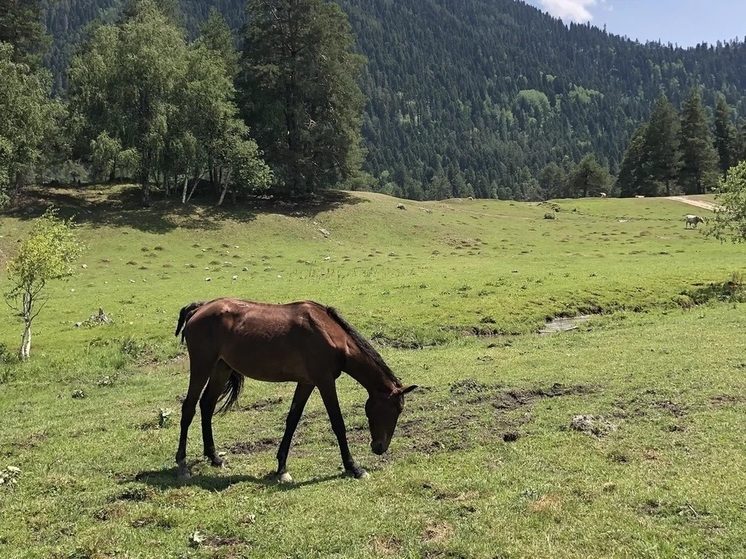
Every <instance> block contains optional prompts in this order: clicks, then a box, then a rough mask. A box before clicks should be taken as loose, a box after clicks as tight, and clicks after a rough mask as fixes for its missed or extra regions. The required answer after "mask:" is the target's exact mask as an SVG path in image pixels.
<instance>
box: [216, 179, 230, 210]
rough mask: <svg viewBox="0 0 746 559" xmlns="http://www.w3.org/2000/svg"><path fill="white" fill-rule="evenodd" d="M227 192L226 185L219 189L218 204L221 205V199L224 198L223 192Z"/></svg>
mask: <svg viewBox="0 0 746 559" xmlns="http://www.w3.org/2000/svg"><path fill="white" fill-rule="evenodd" d="M226 192H228V185H227V184H226V185H223V188H222V190H221V191H220V198H219V199H218V206H222V205H223V200H225V193H226Z"/></svg>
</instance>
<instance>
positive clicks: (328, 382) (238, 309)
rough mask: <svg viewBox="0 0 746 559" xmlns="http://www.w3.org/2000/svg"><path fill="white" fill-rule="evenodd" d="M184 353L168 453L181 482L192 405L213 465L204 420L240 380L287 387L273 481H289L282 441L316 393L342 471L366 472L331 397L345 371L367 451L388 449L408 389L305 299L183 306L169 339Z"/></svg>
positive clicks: (338, 321)
mask: <svg viewBox="0 0 746 559" xmlns="http://www.w3.org/2000/svg"><path fill="white" fill-rule="evenodd" d="M182 329H183V334H182V339H183V340H185V341H186V344H187V349H188V350H189V365H190V376H189V390H188V392H187V395H186V398H185V400H184V403H183V405H182V408H181V434H180V437H179V448H178V450H177V452H176V463H177V464H178V475H179V477H180V478H182V479H183V478H187V477H189V469H188V467H187V464H186V443H187V432H188V430H189V425H190V424H191V422H192V419H193V418H194V413H195V408H196V406H197V401H199V404H200V411H201V415H202V439H203V442H204V453H205V456H206V457H207V458H209V459H210V462H211V463H212V465H213V466H221V465H222V464H223V460H222V459H221V458H220V457H218V455H217V454H216V453H215V443H214V441H213V436H212V416H213V413H214V412H215V406H216V405H217V403H218V401H221V400H223V401H224V403H223V405H222V407H221V411H226V410H228V409H229V408H230V407H231V406H232V405H233V404H234V403H235V402H236V400H237V399H238V396H239V394H240V392H241V388H242V387H243V380H244V377H249V378H253V379H256V380H261V381H266V382H295V383H297V386H296V388H295V395H294V396H293V402H292V404H291V405H290V412H289V413H288V416H287V420H286V426H285V434H284V436H283V437H282V442H281V443H280V447H279V450H278V451H277V475H278V476H279V479H280V481H282V482H289V481H292V478H291V477H290V474H288V472H287V469H286V461H287V457H288V452H289V450H290V442H291V440H292V438H293V433H294V432H295V428H296V427H297V425H298V421H299V420H300V417H301V414H302V413H303V408H304V406H305V405H306V402H307V401H308V398H309V396H310V395H311V393H312V392H313V390H314V388H318V389H319V392H320V393H321V398H322V400H323V401H324V406H325V407H326V411H327V413H328V414H329V419H330V421H331V424H332V430H333V431H334V434H335V435H336V437H337V441H338V443H339V449H340V452H341V454H342V462H343V464H344V467H345V470H346V471H347V472H348V473H350V474H352V475H354V476H355V477H356V478H361V477H367V475H368V474H367V472H366V471H365V470H364V469H363V468H361V467H360V466H359V465H358V464H357V463H355V461H354V460H353V458H352V455H351V454H350V450H349V447H348V446H347V435H346V432H345V424H344V420H343V419H342V413H341V411H340V409H339V401H338V399H337V389H336V385H335V381H336V379H337V378H338V377H339V375H340V374H341V373H342V371H345V372H346V373H348V374H349V375H350V376H351V377H352V378H354V379H355V380H356V381H357V382H359V383H360V384H362V385H363V387H364V388H365V389H366V390H367V391H368V395H369V397H368V401H367V402H366V403H365V413H366V415H367V416H368V424H369V428H370V435H371V443H370V446H371V450H372V451H373V452H374V453H375V454H383V453H384V452H386V450H387V449H388V447H389V443H390V442H391V438H392V436H393V434H394V429H395V428H396V422H397V420H398V419H399V414H400V413H401V411H402V409H403V408H404V395H405V394H407V393H408V392H410V391H411V390H413V389H415V388H416V386H408V387H406V388H405V387H404V386H402V384H401V382H400V381H399V379H398V378H396V376H394V373H392V372H391V369H390V368H389V367H388V365H386V363H385V362H384V361H383V358H382V357H381V356H380V355H379V353H378V352H377V351H376V350H375V349H374V348H373V346H371V345H370V344H369V343H368V342H367V341H366V340H365V339H364V338H363V337H362V336H361V335H360V334H359V333H358V332H357V331H356V330H355V329H354V328H353V327H352V326H350V325H349V324H348V323H347V322H346V321H345V320H344V319H343V318H342V317H341V316H340V315H339V314H338V313H337V311H335V310H334V309H332V308H330V307H325V306H323V305H320V304H318V303H314V302H311V301H304V302H300V303H290V304H287V305H271V304H264V303H254V302H250V301H242V300H239V299H215V300H214V301H210V302H207V303H191V304H190V305H187V306H185V307H184V308H183V309H181V313H180V314H179V322H178V324H177V327H176V335H177V336H178V335H179V332H181V331H182Z"/></svg>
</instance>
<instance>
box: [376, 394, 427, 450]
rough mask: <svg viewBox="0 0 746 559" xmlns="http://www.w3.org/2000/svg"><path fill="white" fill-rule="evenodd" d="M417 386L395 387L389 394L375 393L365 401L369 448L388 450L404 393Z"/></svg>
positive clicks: (401, 407) (402, 405)
mask: <svg viewBox="0 0 746 559" xmlns="http://www.w3.org/2000/svg"><path fill="white" fill-rule="evenodd" d="M415 388H417V386H416V385H412V386H407V387H406V388H405V387H401V388H396V389H395V390H394V391H393V392H392V393H391V394H389V395H386V394H375V395H371V396H370V398H368V401H367V402H365V415H367V416H368V425H369V427H370V439H371V440H370V449H371V450H372V451H373V452H374V453H375V454H383V453H384V452H386V450H388V448H389V444H390V443H391V438H392V437H393V436H394V429H396V422H397V421H398V420H399V414H400V413H401V412H402V410H403V409H404V395H405V394H406V393H408V392H411V391H412V390H414V389H415Z"/></svg>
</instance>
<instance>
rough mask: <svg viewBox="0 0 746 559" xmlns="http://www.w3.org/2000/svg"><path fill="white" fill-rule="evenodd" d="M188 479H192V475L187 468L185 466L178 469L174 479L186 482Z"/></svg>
mask: <svg viewBox="0 0 746 559" xmlns="http://www.w3.org/2000/svg"><path fill="white" fill-rule="evenodd" d="M190 477H192V474H191V473H190V472H189V468H187V467H186V466H184V467H179V472H178V473H177V474H176V479H178V480H179V481H187V480H188V479H189V478H190Z"/></svg>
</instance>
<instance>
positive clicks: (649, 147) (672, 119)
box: [638, 95, 681, 196]
mask: <svg viewBox="0 0 746 559" xmlns="http://www.w3.org/2000/svg"><path fill="white" fill-rule="evenodd" d="M679 129H680V124H679V118H678V115H677V114H676V110H675V109H674V108H673V105H671V103H670V102H669V101H668V98H667V97H666V96H665V95H662V96H661V97H660V98H659V99H658V101H657V103H656V104H655V108H654V109H653V114H652V115H651V117H650V123H649V125H648V127H647V132H646V134H645V152H646V153H645V155H646V165H647V169H646V173H645V174H647V176H648V178H649V179H650V181H651V183H650V184H649V187H650V188H648V189H646V188H645V187H644V186H645V182H646V181H643V182H641V183H640V184H639V186H640V187H642V188H641V189H640V190H638V192H640V193H641V194H644V195H646V196H656V195H659V194H662V193H665V195H666V196H671V195H672V194H674V192H673V190H674V183H675V181H676V179H677V178H678V175H679V169H680V168H681V151H680V150H679ZM640 178H642V177H640ZM646 190H647V191H646Z"/></svg>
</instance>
